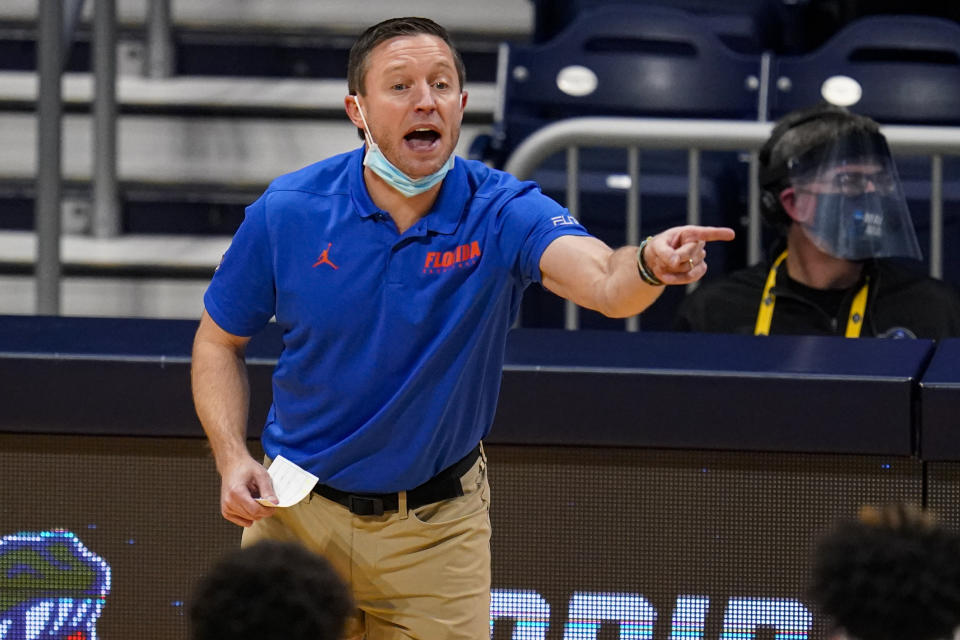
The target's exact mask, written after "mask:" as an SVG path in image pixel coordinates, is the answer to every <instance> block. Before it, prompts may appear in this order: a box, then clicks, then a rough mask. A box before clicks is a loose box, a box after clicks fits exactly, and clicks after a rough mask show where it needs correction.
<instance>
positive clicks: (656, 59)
mask: <svg viewBox="0 0 960 640" xmlns="http://www.w3.org/2000/svg"><path fill="white" fill-rule="evenodd" d="M501 56H505V60H503V61H501V66H502V67H503V68H505V74H504V75H503V77H502V78H501V79H500V84H499V85H498V87H499V88H500V90H501V91H502V95H501V104H502V107H501V113H502V116H501V118H500V120H499V121H498V122H496V123H495V124H494V130H493V133H492V134H490V135H488V136H483V137H481V138H479V139H477V140H475V141H474V144H473V145H472V147H471V154H472V155H473V156H474V157H476V158H481V159H484V160H486V161H488V162H490V163H492V164H494V165H495V166H503V164H504V163H505V162H506V159H507V158H508V157H509V156H510V154H511V153H512V152H513V150H514V149H516V147H517V146H518V145H519V144H521V143H522V142H523V141H524V140H525V139H526V138H527V137H528V136H529V135H530V134H531V133H533V132H534V131H536V130H538V129H540V128H541V127H543V126H544V125H546V124H549V123H552V122H555V121H558V120H561V119H564V118H571V117H578V116H643V117H666V118H722V119H747V120H753V119H756V118H757V114H758V89H759V84H760V69H761V59H760V56H759V55H746V54H740V53H737V52H734V51H732V50H730V49H729V48H728V47H726V46H725V45H724V44H723V43H722V42H721V41H720V40H719V38H718V37H717V36H716V34H714V33H713V32H712V31H711V30H710V29H709V28H708V27H707V26H706V25H705V24H704V23H703V22H702V21H701V20H700V19H699V17H698V16H696V15H693V14H690V13H688V12H685V11H681V10H678V9H672V8H667V7H661V6H647V5H638V4H609V5H603V6H600V7H598V8H595V9H592V10H587V11H583V12H580V13H579V14H578V15H577V17H576V19H575V20H573V21H572V22H571V23H570V24H569V25H567V27H566V28H565V29H564V30H563V31H562V32H560V33H559V34H558V35H557V36H556V37H554V38H553V39H552V40H550V41H549V42H545V43H541V44H535V45H517V44H510V45H506V46H504V47H502V49H501ZM640 165H641V166H640V175H641V177H640V185H639V188H640V193H641V207H640V208H641V218H642V220H641V227H642V228H641V232H642V233H643V234H646V233H654V232H657V231H660V230H662V229H664V228H667V227H669V226H673V225H675V224H682V223H684V222H685V220H686V211H687V204H686V198H687V178H686V175H687V157H686V153H685V152H684V151H683V150H679V151H645V152H641V160H640ZM580 167H581V170H580V180H579V184H580V188H581V195H580V202H581V207H580V219H581V221H582V222H583V223H584V224H585V225H586V226H587V228H588V229H589V230H590V231H591V232H592V233H594V234H595V235H597V236H599V237H601V238H602V239H604V240H605V241H607V242H608V243H610V244H611V245H614V246H619V245H622V244H624V242H625V239H626V237H625V220H624V216H623V212H624V211H625V210H626V204H625V203H626V191H625V188H624V186H623V185H624V184H627V183H628V181H627V183H625V182H624V174H625V173H626V172H627V169H626V167H627V161H626V151H625V150H618V149H589V148H586V149H582V150H581V153H580ZM532 177H533V179H534V180H536V181H537V182H539V183H540V185H541V187H542V188H543V189H544V191H545V192H546V193H548V194H549V195H551V196H553V197H554V198H556V199H557V200H558V201H560V202H565V200H566V196H565V188H566V160H565V157H564V155H563V154H557V155H555V156H553V157H552V158H550V159H548V160H547V161H546V162H545V163H544V164H543V166H541V167H540V168H539V169H538V170H537V171H536V172H535V174H534V175H533V176H532ZM745 185H746V166H745V164H744V163H743V162H741V161H740V160H739V159H738V157H737V155H736V154H733V153H704V154H703V155H702V157H701V180H700V189H701V220H702V222H703V223H705V224H734V225H736V224H739V218H740V216H741V215H742V213H743V211H744V210H745V204H744V202H745V194H744V193H743V191H742V189H743V188H744V187H745ZM744 253H745V252H744V251H743V249H742V248H741V247H739V246H735V247H724V248H722V249H720V250H719V251H718V252H717V255H716V256H715V259H716V264H717V265H718V267H719V268H718V269H717V272H718V273H720V272H722V271H724V270H725V267H726V266H730V267H732V266H738V265H737V263H736V260H737V258H736V257H735V256H742V255H743V254H744ZM741 262H742V261H741ZM671 295H676V296H680V295H682V293H681V292H676V293H674V292H671ZM524 304H525V306H524V314H523V323H524V326H557V325H558V324H562V323H561V321H560V317H561V316H562V311H561V306H560V304H559V302H557V301H554V300H552V299H551V298H550V297H549V296H546V297H545V298H543V299H541V296H540V295H539V292H538V291H537V290H536V288H534V290H531V292H529V293H528V295H527V297H526V302H525V303H524ZM672 313H673V307H672V305H671V304H669V303H666V304H663V303H661V304H658V305H657V308H656V309H651V311H650V312H648V314H647V315H645V316H644V317H643V319H642V320H641V322H642V323H643V324H644V327H645V328H666V327H667V326H668V325H669V321H670V316H672ZM581 317H582V323H583V326H585V327H597V328H608V327H609V328H614V327H615V328H620V327H622V322H620V321H612V320H608V319H606V318H602V317H600V316H599V315H598V314H594V313H593V312H584V313H583V314H582V315H581Z"/></svg>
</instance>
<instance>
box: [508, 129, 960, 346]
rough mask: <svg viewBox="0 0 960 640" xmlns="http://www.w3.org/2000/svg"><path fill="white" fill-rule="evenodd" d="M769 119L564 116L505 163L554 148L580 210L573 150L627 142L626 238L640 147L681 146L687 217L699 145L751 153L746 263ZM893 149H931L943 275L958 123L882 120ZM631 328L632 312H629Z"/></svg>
mask: <svg viewBox="0 0 960 640" xmlns="http://www.w3.org/2000/svg"><path fill="white" fill-rule="evenodd" d="M772 128H773V124H772V123H770V122H749V121H728V120H671V119H657V118H614V117H603V118H600V117H593V118H570V119H568V120H562V121H560V122H556V123H553V124H550V125H547V126H545V127H543V128H542V129H540V130H538V131H536V132H535V133H533V134H532V135H531V136H530V137H529V138H527V139H526V140H524V141H523V142H522V143H521V144H520V146H518V147H517V148H516V150H514V152H513V154H512V155H511V156H510V158H509V159H508V160H507V163H506V166H505V169H506V171H507V172H509V173H512V174H513V175H515V176H516V177H517V178H519V179H521V180H524V179H528V178H530V176H531V175H532V174H533V172H534V170H535V169H536V168H537V167H538V166H539V165H540V164H542V163H543V162H544V161H545V160H546V159H547V158H548V157H550V156H551V155H553V154H554V153H557V152H559V151H565V152H566V155H567V180H566V200H567V208H568V209H570V214H571V215H572V216H573V217H575V218H577V217H578V214H579V201H580V186H579V180H578V173H579V172H578V162H577V160H578V150H579V149H580V148H582V147H607V148H618V149H627V151H628V157H627V158H628V159H627V175H628V176H629V178H630V181H629V182H630V186H629V188H628V191H627V207H626V219H625V224H626V229H627V234H626V235H627V243H628V244H636V242H637V241H638V239H639V228H640V191H639V184H640V172H639V162H638V161H637V158H638V157H639V155H638V154H639V152H640V150H653V149H661V150H662V149H687V157H688V163H687V164H688V173H687V181H688V182H687V184H688V188H687V223H688V224H699V222H700V152H701V151H746V152H749V153H750V170H749V176H750V177H749V182H750V183H749V185H748V202H749V205H748V213H749V216H748V225H747V263H748V264H755V263H756V262H758V261H759V260H760V255H761V247H760V231H761V230H760V192H759V186H758V184H757V183H758V180H757V176H758V166H759V165H758V162H757V153H756V152H757V149H759V148H760V147H761V146H762V145H763V143H764V142H765V141H766V139H767V138H768V137H769V135H770V130H771V129H772ZM880 129H881V131H882V132H883V134H884V135H885V136H886V138H887V142H888V143H889V144H890V148H891V150H892V151H893V152H894V154H898V155H899V154H909V155H929V156H930V167H931V170H930V247H929V255H930V275H931V276H933V277H935V278H941V277H943V156H944V155H960V127H927V126H902V125H889V126H883V127H881V128H880ZM564 316H565V319H564V326H565V327H566V328H567V329H577V328H579V309H578V307H577V306H576V305H575V304H573V303H572V302H569V301H568V302H567V304H566V307H565V312H564ZM626 328H627V330H628V331H636V330H637V328H638V326H637V320H636V318H635V317H634V318H630V319H628V320H627V325H626Z"/></svg>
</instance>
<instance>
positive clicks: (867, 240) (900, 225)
mask: <svg viewBox="0 0 960 640" xmlns="http://www.w3.org/2000/svg"><path fill="white" fill-rule="evenodd" d="M909 216H910V214H909V212H908V211H906V208H905V207H904V206H903V200H902V196H900V195H899V194H890V195H884V194H881V193H878V192H871V191H868V192H864V193H861V194H859V195H855V196H851V195H844V194H842V193H820V194H817V210H816V213H815V215H814V220H813V221H812V223H811V224H806V225H804V227H805V229H806V230H807V232H808V233H809V234H810V235H811V236H813V238H814V241H815V242H816V244H817V246H819V247H820V248H821V249H822V250H824V251H825V252H827V253H829V254H830V255H833V256H836V257H838V258H844V259H846V260H866V259H868V258H885V257H892V256H903V257H913V258H918V259H919V258H920V246H919V244H918V243H917V238H916V234H915V233H914V231H913V224H912V223H911V221H910V217H909Z"/></svg>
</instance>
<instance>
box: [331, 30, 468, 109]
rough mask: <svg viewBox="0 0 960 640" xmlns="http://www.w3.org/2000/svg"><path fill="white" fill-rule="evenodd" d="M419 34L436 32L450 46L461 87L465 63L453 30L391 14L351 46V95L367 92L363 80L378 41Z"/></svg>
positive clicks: (348, 80) (349, 73)
mask: <svg viewBox="0 0 960 640" xmlns="http://www.w3.org/2000/svg"><path fill="white" fill-rule="evenodd" d="M417 35H428V36H436V37H437V38H440V39H441V40H443V41H444V42H445V43H446V45H447V46H448V47H450V53H451V54H453V62H454V64H455V65H456V67H457V79H458V80H459V82H460V90H461V91H462V90H463V83H464V81H465V80H466V76H467V72H466V69H465V68H464V66H463V59H462V58H461V57H460V52H459V51H457V48H456V47H454V46H453V43H452V42H451V41H450V34H448V33H447V30H446V29H444V28H443V27H441V26H440V25H439V24H437V23H436V22H434V21H433V20H430V19H429V18H391V19H390V20H384V21H383V22H380V23H378V24H375V25H373V26H372V27H370V28H369V29H367V30H366V31H364V32H363V33H362V34H361V35H360V37H359V38H357V41H356V42H354V43H353V46H352V47H351V48H350V58H349V61H348V62H347V91H348V92H349V93H350V95H357V94H358V93H359V94H360V95H363V94H364V93H365V90H364V85H363V82H364V76H366V73H367V59H368V58H369V57H370V52H371V51H373V50H374V48H376V46H377V45H378V44H380V43H381V42H384V41H386V40H389V39H391V38H397V37H400V36H417Z"/></svg>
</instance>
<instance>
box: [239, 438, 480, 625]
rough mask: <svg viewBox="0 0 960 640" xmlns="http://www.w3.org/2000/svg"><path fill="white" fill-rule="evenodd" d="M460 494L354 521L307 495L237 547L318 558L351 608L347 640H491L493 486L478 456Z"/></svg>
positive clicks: (255, 527)
mask: <svg viewBox="0 0 960 640" xmlns="http://www.w3.org/2000/svg"><path fill="white" fill-rule="evenodd" d="M460 482H461V484H462V485H463V493H464V495H463V496H460V497H457V498H452V499H450V500H444V501H442V502H437V503H434V504H429V505H425V506H422V507H419V508H418V509H414V510H408V509H407V508H406V507H407V505H406V492H401V494H400V509H399V511H390V512H386V513H384V514H383V515H382V516H356V515H353V514H352V513H350V511H349V510H348V509H347V508H346V507H344V506H342V505H340V504H338V503H336V502H333V501H331V500H327V499H326V498H322V497H320V496H318V495H317V494H314V493H311V494H310V496H309V497H307V498H306V499H304V501H303V502H301V503H300V504H297V505H295V506H293V507H289V508H287V509H277V513H276V515H274V516H272V517H270V518H266V519H264V520H259V521H257V522H255V523H254V524H253V526H251V527H248V528H247V529H245V530H244V532H243V540H242V546H248V545H251V544H253V543H254V542H257V541H258V540H263V539H272V540H286V541H297V542H299V543H301V544H303V545H304V546H305V547H306V548H308V549H310V550H311V551H314V552H315V553H319V554H321V555H323V556H325V557H326V558H327V559H328V560H329V561H330V562H331V563H332V564H333V566H334V567H335V568H336V569H337V571H338V572H339V573H340V575H341V576H342V577H343V578H344V580H346V582H347V584H348V585H349V586H350V588H351V591H352V592H353V597H354V600H355V601H356V604H357V613H356V616H355V617H354V618H353V619H352V620H350V621H349V622H348V624H347V633H346V638H351V639H353V638H357V639H359V638H366V640H401V639H403V640H448V639H449V640H488V639H489V637H490V516H489V509H490V487H489V484H488V483H487V469H486V459H485V456H483V455H481V456H480V458H479V459H478V460H477V462H476V463H475V464H474V465H473V467H472V468H471V469H470V470H469V471H468V472H467V473H465V474H464V475H463V477H462V478H461V479H460Z"/></svg>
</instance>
